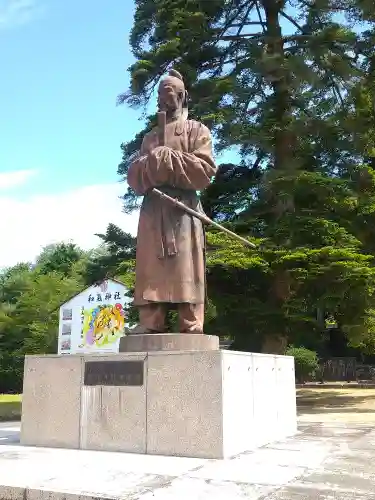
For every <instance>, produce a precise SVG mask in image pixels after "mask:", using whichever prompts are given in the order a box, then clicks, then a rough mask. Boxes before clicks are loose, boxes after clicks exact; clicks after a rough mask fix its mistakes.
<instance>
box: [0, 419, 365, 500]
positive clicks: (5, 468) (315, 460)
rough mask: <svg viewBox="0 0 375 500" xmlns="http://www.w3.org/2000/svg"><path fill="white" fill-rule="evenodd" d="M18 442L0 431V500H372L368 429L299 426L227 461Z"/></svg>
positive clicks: (8, 430) (13, 431)
mask: <svg viewBox="0 0 375 500" xmlns="http://www.w3.org/2000/svg"><path fill="white" fill-rule="evenodd" d="M17 435H18V432H17V428H15V427H14V424H9V425H8V426H6V425H4V424H0V437H1V440H0V499H1V500H94V499H96V500H98V499H114V500H138V499H139V500H175V499H179V500H191V499H194V500H245V499H250V500H326V499H331V500H373V499H374V498H375V495H374V491H375V465H374V463H375V430H374V429H373V427H372V426H369V425H359V424H351V425H350V426H348V425H344V424H334V423H333V424H329V425H325V424H319V423H313V424H311V423H310V424H303V425H302V426H300V432H299V434H298V435H296V436H294V437H292V438H289V439H286V440H283V441H279V442H277V443H274V444H272V445H268V446H265V447H263V448H260V449H257V450H255V451H253V452H249V453H242V454H239V455H237V456H235V457H233V458H232V459H226V460H207V459H191V458H173V457H163V456H151V455H137V454H123V453H113V452H112V453H111V452H94V451H79V450H63V449H53V450H52V449H46V448H28V447H24V446H19V445H16V444H15V441H16V440H17V439H16V437H17ZM6 436H8V437H9V443H10V444H7V443H8V441H7V439H6Z"/></svg>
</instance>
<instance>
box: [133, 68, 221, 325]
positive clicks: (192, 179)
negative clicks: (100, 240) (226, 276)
mask: <svg viewBox="0 0 375 500" xmlns="http://www.w3.org/2000/svg"><path fill="white" fill-rule="evenodd" d="M158 105H159V111H160V113H159V116H160V120H159V126H158V127H156V128H155V129H153V130H152V131H151V132H150V133H148V134H147V135H146V136H145V137H144V139H143V143H142V146H141V151H140V156H139V158H138V159H136V160H135V161H134V162H133V163H132V164H131V166H130V168H129V172H128V178H127V181H128V184H129V186H130V187H132V188H133V189H134V191H135V192H136V193H137V194H138V195H143V196H144V199H143V203H142V207H141V213H140V218H139V225H138V237H137V262H136V286H135V295H134V305H135V306H137V307H138V308H139V317H140V329H141V331H142V333H164V332H165V330H166V324H165V320H166V314H167V312H168V309H170V308H175V307H176V308H177V311H178V316H179V331H180V332H181V333H203V323H204V302H205V293H206V276H205V274H206V273H205V236H204V230H203V224H202V222H201V220H199V219H198V218H197V217H194V216H192V215H191V214H189V213H187V212H185V211H183V210H182V209H181V208H179V207H177V206H174V205H172V204H171V203H168V202H167V201H165V199H163V198H161V197H160V196H158V195H157V194H156V193H154V192H153V188H157V189H158V190H160V191H162V192H163V193H165V194H167V195H169V196H170V197H172V198H176V199H178V200H179V201H180V202H182V203H183V204H184V205H186V206H187V207H189V208H190V209H193V210H195V211H196V212H199V213H203V209H202V207H201V204H200V201H199V197H198V194H197V191H201V190H203V189H204V188H206V187H207V186H208V185H209V183H210V179H211V178H212V177H213V176H214V175H215V173H216V165H215V162H214V160H213V155H212V139H211V134H210V131H209V130H208V128H207V127H206V126H205V125H203V124H202V123H199V122H196V121H194V120H189V119H188V113H187V92H186V89H185V85H184V82H183V78H182V76H181V75H180V74H179V73H178V72H177V71H174V70H171V71H170V72H169V75H168V76H167V77H165V78H164V79H162V80H161V82H160V85H159V91H158ZM163 118H165V122H163ZM138 331H139V330H138Z"/></svg>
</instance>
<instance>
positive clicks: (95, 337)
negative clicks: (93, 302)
mask: <svg viewBox="0 0 375 500" xmlns="http://www.w3.org/2000/svg"><path fill="white" fill-rule="evenodd" d="M124 328H125V311H124V308H123V306H122V305H121V304H120V303H116V304H100V305H97V306H96V307H92V308H84V307H83V308H82V346H80V347H93V348H95V347H106V346H109V345H111V344H114V343H115V342H117V341H118V339H119V338H120V337H121V336H122V335H123V334H124Z"/></svg>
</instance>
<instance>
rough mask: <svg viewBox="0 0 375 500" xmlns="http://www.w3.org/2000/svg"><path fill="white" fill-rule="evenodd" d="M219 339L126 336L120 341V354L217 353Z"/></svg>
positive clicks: (183, 335) (190, 335)
mask: <svg viewBox="0 0 375 500" xmlns="http://www.w3.org/2000/svg"><path fill="white" fill-rule="evenodd" d="M218 349H219V337H216V336H215V335H202V334H195V333H154V334H147V335H141V334H136V335H126V336H125V337H122V338H121V339H120V347H119V351H120V352H154V351H169V352H170V351H217V350H218Z"/></svg>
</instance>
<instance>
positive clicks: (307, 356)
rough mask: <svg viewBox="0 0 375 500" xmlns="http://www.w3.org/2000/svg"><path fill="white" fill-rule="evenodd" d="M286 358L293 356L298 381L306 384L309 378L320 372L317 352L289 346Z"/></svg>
mask: <svg viewBox="0 0 375 500" xmlns="http://www.w3.org/2000/svg"><path fill="white" fill-rule="evenodd" d="M285 354H286V356H293V357H294V362H295V370H296V379H297V380H298V382H301V383H302V382H304V381H305V380H306V378H307V377H311V376H314V375H315V374H316V373H317V372H318V370H319V359H318V356H317V355H316V352H314V351H310V350H309V349H306V348H305V347H294V346H289V347H288V348H287V349H286V351H285Z"/></svg>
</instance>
